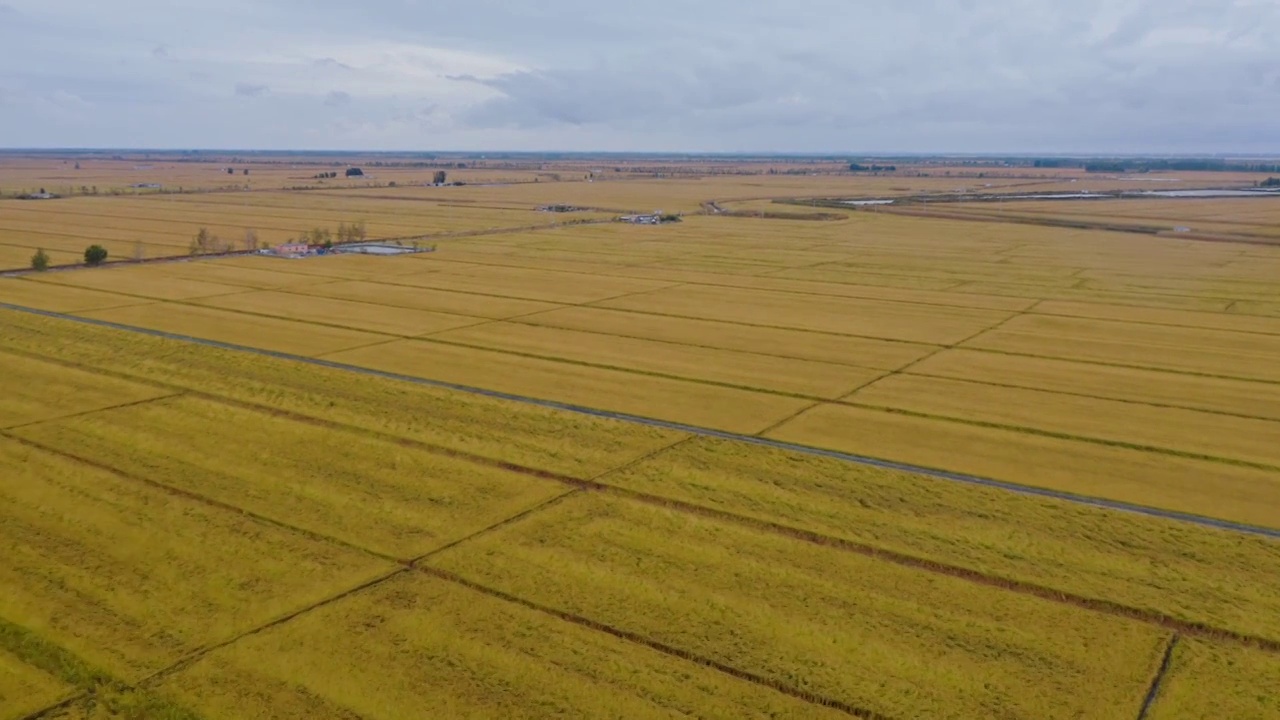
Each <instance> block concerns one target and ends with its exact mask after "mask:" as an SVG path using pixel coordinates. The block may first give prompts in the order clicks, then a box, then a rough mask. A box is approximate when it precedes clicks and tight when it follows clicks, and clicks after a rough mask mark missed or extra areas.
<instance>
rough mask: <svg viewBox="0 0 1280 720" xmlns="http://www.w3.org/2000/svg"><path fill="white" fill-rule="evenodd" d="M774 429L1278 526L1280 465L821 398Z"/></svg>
mask: <svg viewBox="0 0 1280 720" xmlns="http://www.w3.org/2000/svg"><path fill="white" fill-rule="evenodd" d="M769 436H770V437H775V438H777V439H779V440H787V441H791V442H796V443H800V444H802V445H812V446H816V447H825V448H831V449H834V450H842V451H845V452H851V453H856V454H859V455H866V456H870V457H877V458H883V459H886V460H895V461H898V462H904V463H911V464H914V465H920V466H923V467H931V468H940V469H945V470H952V471H955V472H961V473H968V474H970V475H977V476H980V477H989V478H995V479H997V480H1004V481H1006V482H1012V483H1019V484H1022V485H1031V486H1036V487H1044V488H1051V489H1054V490H1062V491H1065V492H1071V493H1077V494H1080V495H1089V496H1093V497H1104V498H1111V499H1113V500H1120V501H1123V502H1128V503H1133V504H1136V505H1146V506H1151V507H1158V508H1164V509H1167V510H1177V511H1181V512H1187V513H1194V514H1197V515H1207V516H1210V517H1216V518H1222V519H1224V520H1233V521H1236V522H1244V523H1251V524H1255V525H1262V526H1268V527H1280V475H1278V474H1277V473H1275V472H1271V471H1266V470H1259V469H1255V468H1251V467H1241V466H1236V465H1227V464H1223V463H1218V462H1209V461H1204V460H1194V459H1190V458H1182V457H1175V456H1171V455H1164V454H1160V453H1151V452H1143V451H1139V450H1130V449H1128V448H1121V447H1108V446H1104V445H1095V444H1092V443H1084V442H1078V441H1072V440H1062V439H1058V438H1053V437H1044V436H1040V435H1031V434H1028V433H1023V432H1018V431H1015V430H1002V429H995V428H986V427H978V426H975V425H969V424H964V423H955V422H949V421H946V420H933V419H926V418H918V417H911V416H907V415H900V414H896V413H891V412H885V411H881V410H868V409H864V408H857V407H848V406H840V405H823V406H821V407H818V408H816V409H814V410H810V411H808V412H806V413H804V414H803V415H801V416H800V417H798V418H796V419H795V420H792V421H790V422H788V423H786V424H784V425H782V426H781V427H779V428H778V429H777V430H774V431H771V432H770V433H769Z"/></svg>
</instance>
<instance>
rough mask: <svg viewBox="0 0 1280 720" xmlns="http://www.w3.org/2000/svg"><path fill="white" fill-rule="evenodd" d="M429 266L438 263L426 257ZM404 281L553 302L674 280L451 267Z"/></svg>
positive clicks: (399, 279) (641, 289)
mask: <svg viewBox="0 0 1280 720" xmlns="http://www.w3.org/2000/svg"><path fill="white" fill-rule="evenodd" d="M422 264H423V266H424V267H423V269H424V270H426V269H428V268H429V267H431V266H433V265H434V264H435V263H433V262H431V261H430V260H424V261H423V263H422ZM395 282H396V283H397V284H400V285H416V286H419V287H426V288H433V289H440V290H454V291H458V292H470V293H476V294H481V295H498V296H502V297H512V298H520V299H523V300H540V301H542V302H553V303H569V304H578V303H589V302H598V301H601V300H606V299H608V298H612V297H616V296H618V295H627V294H631V293H640V292H647V291H650V290H661V289H662V288H664V287H669V286H671V285H673V284H674V283H670V282H663V281H655V280H639V279H628V278H600V277H594V276H592V275H585V274H579V273H562V272H555V271H550V270H523V269H519V268H481V269H477V268H474V267H456V266H454V267H448V268H446V269H445V270H444V271H443V272H435V273H430V274H418V275H397V276H396V278H395Z"/></svg>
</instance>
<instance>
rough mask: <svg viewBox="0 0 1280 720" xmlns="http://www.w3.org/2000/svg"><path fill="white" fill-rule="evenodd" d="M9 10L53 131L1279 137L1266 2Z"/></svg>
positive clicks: (21, 120)
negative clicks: (249, 102) (82, 112)
mask: <svg viewBox="0 0 1280 720" xmlns="http://www.w3.org/2000/svg"><path fill="white" fill-rule="evenodd" d="M28 2H29V3H30V4H29V5H28V4H27V3H28ZM6 7H7V8H9V9H8V10H7V11H6V10H5V9H4V8H6ZM15 7H21V8H23V9H22V11H21V14H18V15H16V17H14V18H10V17H9V15H13V14H15V13H17V11H15V10H14V9H13V8H15ZM28 8H29V9H28ZM0 13H4V20H3V21H0V38H3V40H4V42H0V68H4V71H3V72H0V92H3V94H4V95H6V96H7V97H8V98H9V100H8V101H7V102H8V105H6V108H5V112H4V113H0V135H3V136H6V137H20V138H23V140H24V141H26V142H38V143H40V144H48V145H55V146H56V145H135V146H136V145H144V144H152V143H158V144H164V145H171V146H209V145H211V144H216V143H226V144H227V145H228V146H236V147H248V146H276V147H279V146H292V145H295V144H297V143H306V144H307V147H316V148H350V147H369V148H371V149H379V148H387V149H397V148H405V147H424V146H429V147H433V148H439V149H526V150H528V149H577V150H592V149H609V150H650V149H652V150H725V151H727V150H748V151H787V150H802V151H845V150H852V151H886V152H887V151H922V152H929V151H960V152H965V151H969V152H978V151H1026V152H1040V151H1044V152H1054V151H1068V150H1070V151H1091V150H1094V151H1098V152H1144V151H1146V152H1165V151H1174V152H1187V151H1240V152H1261V151H1271V152H1274V151H1276V150H1277V149H1278V148H1276V147H1275V144H1274V143H1275V140H1274V139H1273V138H1274V132H1273V131H1272V130H1271V129H1270V128H1269V126H1268V119H1269V118H1274V117H1276V116H1278V115H1280V92H1277V89H1278V88H1280V73H1278V72H1277V70H1276V69H1275V68H1276V63H1275V58H1274V39H1273V38H1274V37H1277V36H1280V3H1275V2H1272V1H1270V0H1266V1H1263V0H1075V1H1074V2H1072V3H1069V4H1068V3H1062V2H1058V1H1057V0H1022V1H1021V2H1018V3H1008V2H1005V1H1001V0H962V1H956V0H920V1H919V2H916V3H911V4H905V3H901V2H896V1H894V0H865V1H864V2H859V3H857V4H856V6H855V5H854V4H851V3H848V2H846V1H845V0H803V1H802V2H793V1H790V0H788V1H784V0H757V1H756V2H752V3H748V4H743V3H739V2H730V0H703V1H702V2H699V3H697V4H689V3H687V2H682V1H680V0H647V2H645V3H643V4H639V3H614V4H608V5H604V6H602V5H601V4H600V3H599V2H598V0H547V2H545V3H542V4H537V5H534V4H521V5H516V6H512V5H511V4H510V3H507V2H504V1H503V0H469V1H468V2H467V3H456V4H448V5H440V4H434V3H433V4H424V3H418V2H413V1H411V0H400V1H398V2H391V3H386V4H383V5H381V6H380V8H379V12H378V13H369V12H367V10H364V9H363V8H362V7H360V6H359V5H358V4H356V3H351V2H349V0H307V1H306V2H304V0H273V2H269V3H262V2H253V1H252V0H224V1H223V2H219V3H209V2H205V1H204V0H132V1H131V2H130V3H129V4H128V5H127V7H125V6H120V5H118V4H117V5H110V4H102V3H93V2H89V0H65V2H58V3H43V4H41V3H38V2H35V0H0ZM674 17H678V18H679V19H680V21H679V22H668V21H667V19H668V18H674ZM19 25H21V28H20V29H19ZM192 26H197V27H199V28H201V30H202V32H201V33H199V34H192V33H190V32H188V31H187V30H188V29H189V28H190V27H192ZM174 37H181V38H182V44H181V47H180V52H174V50H173V48H171V47H170V46H169V45H167V44H165V42H171V41H172V40H171V39H172V38H174ZM161 41H165V42H161ZM157 60H163V62H157ZM246 79H248V80H246ZM228 87H231V88H234V94H233V96H234V97H246V98H254V107H255V113H254V116H255V118H254V122H245V123H244V124H243V125H241V124H238V123H234V122H228V121H227V120H226V119H225V113H224V112H222V110H223V106H224V105H225V103H226V102H227V88H228ZM335 88H345V90H338V89H335ZM57 92H63V93H67V94H69V95H70V96H74V97H77V98H80V99H82V100H83V101H85V102H89V103H92V104H93V107H94V112H93V113H92V116H91V117H87V118H79V119H75V121H74V122H72V119H69V118H68V116H70V115H71V114H72V113H70V112H65V111H64V112H62V114H61V115H59V117H62V118H64V119H66V121H65V122H63V121H61V120H60V121H58V122H50V121H49V120H48V117H49V116H50V114H51V113H57V112H59V111H58V110H57V108H58V107H60V105H59V103H58V102H55V101H53V100H47V101H46V102H45V103H44V104H41V103H39V102H36V103H33V104H32V105H31V107H27V106H26V103H23V102H15V101H14V100H13V98H15V97H23V98H46V99H49V98H54V97H56V96H55V93H57ZM350 92H354V93H356V94H357V96H358V98H359V101H358V102H356V101H355V100H354V99H353V98H352V97H351V96H350V95H349V94H348V93H350ZM63 100H64V101H66V98H63ZM63 104H65V102H64V103H63ZM319 106H327V107H333V108H337V107H341V108H342V110H341V112H333V113H315V112H314V109H315V108H316V107H319ZM156 118H166V121H165V122H163V123H157V122H155V121H154V119H156ZM145 120H152V121H151V122H150V125H151V126H152V129H150V130H148V131H146V132H144V131H143V130H141V129H140V128H141V127H143V126H144V125H143V121H145ZM286 120H287V122H286ZM157 124H159V125H163V130H162V131H161V132H160V133H157V132H156V131H155V129H154V127H155V126H156V125H157ZM286 129H287V131H286Z"/></svg>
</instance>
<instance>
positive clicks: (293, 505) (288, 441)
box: [16, 398, 564, 559]
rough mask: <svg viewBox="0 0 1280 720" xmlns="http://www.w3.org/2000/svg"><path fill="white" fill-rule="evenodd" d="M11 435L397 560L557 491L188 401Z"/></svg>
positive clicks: (513, 476) (416, 452)
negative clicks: (251, 445)
mask: <svg viewBox="0 0 1280 720" xmlns="http://www.w3.org/2000/svg"><path fill="white" fill-rule="evenodd" d="M16 434H17V435H18V436H19V437H22V438H26V439H29V440H32V441H34V442H37V443H39V444H41V445H42V446H47V447H53V448H59V449H63V450H65V451H67V452H74V453H77V454H81V453H83V454H86V455H88V456H89V457H93V458H94V459H95V462H97V463H100V464H103V465H107V466H109V467H112V468H114V469H116V470H118V471H121V472H124V473H127V474H130V475H149V476H152V477H154V478H156V480H157V482H161V483H163V484H166V485H172V486H174V487H177V488H179V489H181V490H184V491H187V492H192V493H199V494H201V495H204V496H206V497H210V498H213V499H215V500H218V501H220V502H225V503H228V504H234V505H238V506H241V507H244V508H245V509H247V510H250V511H252V512H254V513H257V514H259V515H262V516H266V517H271V518H274V519H277V520H279V521H281V522H287V523H289V524H291V525H295V526H298V527H301V528H304V529H306V530H310V531H312V532H316V533H319V534H321V535H326V536H330V537H336V538H339V539H341V540H344V541H346V542H349V543H351V544H354V545H358V546H360V547H363V548H367V549H370V550H375V551H377V552H380V553H383V554H386V555H392V556H395V557H398V558H404V559H409V558H413V557H417V556H419V555H424V554H426V553H427V552H429V551H431V550H433V549H435V548H436V547H439V546H442V545H446V544H448V543H449V542H452V541H455V540H459V539H461V538H462V537H465V536H466V535H469V534H470V533H472V532H474V531H476V530H479V529H482V528H484V527H486V526H488V525H491V524H493V523H494V522H497V521H498V520H501V519H503V518H504V517H508V516H510V515H513V514H515V513H518V512H521V511H523V510H525V509H528V508H529V507H532V506H534V505H537V504H539V503H541V502H544V501H546V500H548V499H550V498H552V497H554V496H555V495H557V494H559V493H562V492H564V489H563V487H562V486H561V485H559V484H557V483H554V482H552V481H549V480H542V479H539V478H531V477H527V476H522V475H519V474H517V473H514V472H510V471H505V470H499V469H496V468H494V469H488V468H484V467H477V466H476V465H474V464H472V463H467V462H464V461H461V460H455V459H451V458H448V457H441V456H437V455H433V454H431V453H428V452H426V451H423V450H420V449H415V448H404V447H398V446H397V445H396V444H395V443H391V442H388V441H386V440H380V439H372V438H368V437H362V436H361V435H359V434H356V433H351V432H341V431H338V430H332V429H329V428H323V427H313V426H310V425H307V424H303V423H298V422H295V421H292V420H287V419H280V418H273V417H271V416H270V415H268V414H265V413H262V412H254V411H249V410H243V409H240V408H236V407H231V406H226V405H222V404H219V403H211V402H208V401H205V400H193V399H188V398H178V399H173V400H167V401H161V402H155V403H150V404H147V405H136V406H133V407H129V408H123V409H119V410H114V411H109V412H103V413H97V414H94V415H92V416H81V417H75V418H70V419H67V420H62V421H54V422H49V423H43V424H40V425H36V426H31V427H27V428H23V429H21V430H19V431H17V433H16ZM246 437H249V438H261V439H262V442H265V443H268V444H269V445H270V446H271V448H272V449H270V450H268V449H267V448H263V449H262V451H261V452H258V453H254V454H243V455H240V454H234V455H233V454H229V453H227V452H226V448H227V447H229V446H232V445H234V444H235V443H236V441H237V439H242V438H246Z"/></svg>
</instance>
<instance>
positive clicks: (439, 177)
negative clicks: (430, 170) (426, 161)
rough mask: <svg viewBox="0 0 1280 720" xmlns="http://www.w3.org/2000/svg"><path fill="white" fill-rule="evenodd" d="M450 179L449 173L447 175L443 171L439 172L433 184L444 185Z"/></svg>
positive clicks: (433, 179)
mask: <svg viewBox="0 0 1280 720" xmlns="http://www.w3.org/2000/svg"><path fill="white" fill-rule="evenodd" d="M448 178H449V173H446V172H445V171H443V170H437V171H436V173H435V175H434V176H433V178H432V180H431V182H432V183H434V184H436V185H443V184H444V183H445V181H446V180H447V179H448Z"/></svg>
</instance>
